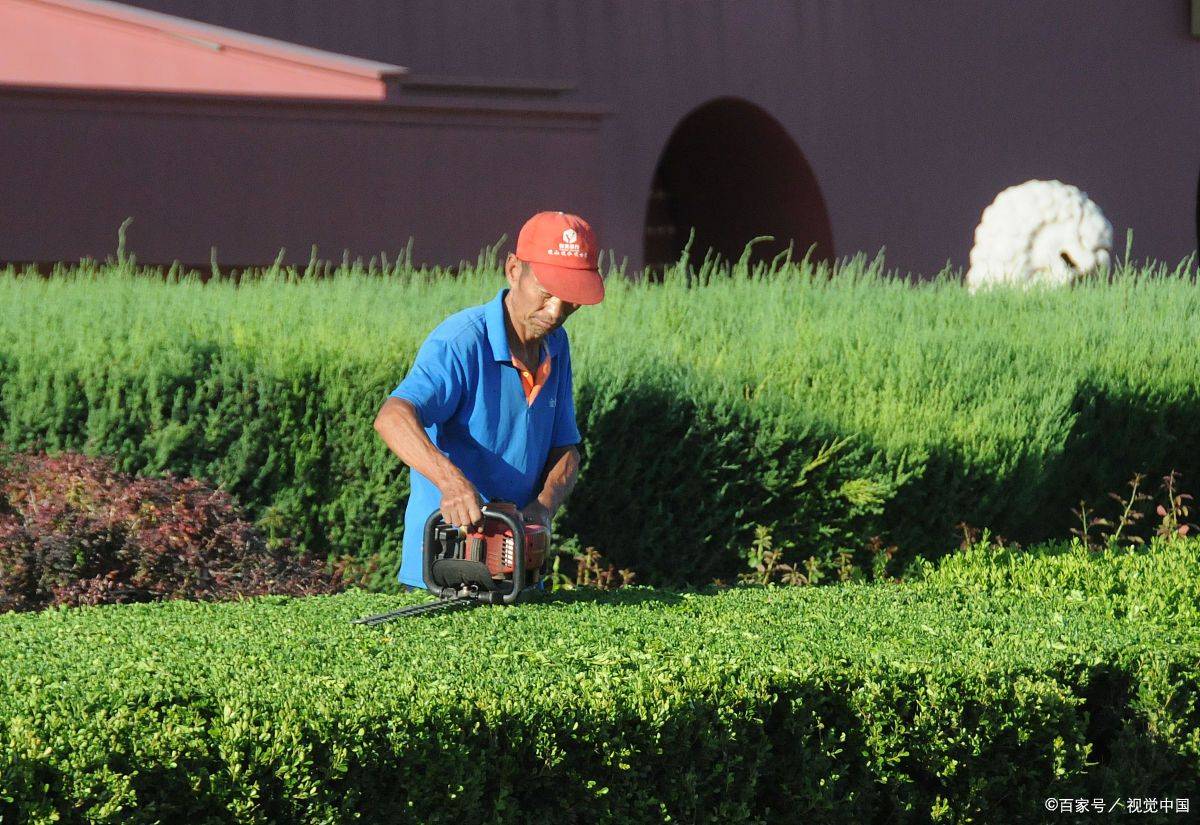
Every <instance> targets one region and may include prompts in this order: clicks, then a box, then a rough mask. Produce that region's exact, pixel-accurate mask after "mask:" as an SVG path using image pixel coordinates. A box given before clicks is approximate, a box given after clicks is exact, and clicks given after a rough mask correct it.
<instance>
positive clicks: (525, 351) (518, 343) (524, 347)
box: [504, 291, 542, 366]
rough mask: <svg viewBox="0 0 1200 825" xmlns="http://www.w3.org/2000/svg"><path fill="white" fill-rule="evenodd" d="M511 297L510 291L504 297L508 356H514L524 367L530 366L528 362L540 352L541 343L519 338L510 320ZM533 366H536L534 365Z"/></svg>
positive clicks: (517, 331)
mask: <svg viewBox="0 0 1200 825" xmlns="http://www.w3.org/2000/svg"><path fill="white" fill-rule="evenodd" d="M511 297H512V292H511V291H510V292H509V293H508V295H505V296H504V327H505V331H506V332H507V333H508V350H509V354H511V355H514V356H516V358H517V359H519V360H520V361H521V362H522V363H524V364H525V365H526V366H531V364H530V361H533V360H536V359H537V356H538V355H539V354H540V352H541V347H542V342H541V341H540V340H539V339H535V338H531V339H530V340H528V341H526V340H524V339H523V338H522V337H521V332H520V330H518V329H517V325H516V324H514V323H513V320H512V308H511V307H510V306H509V303H508V302H509V299H510V298H511ZM533 366H536V364H534V365H533Z"/></svg>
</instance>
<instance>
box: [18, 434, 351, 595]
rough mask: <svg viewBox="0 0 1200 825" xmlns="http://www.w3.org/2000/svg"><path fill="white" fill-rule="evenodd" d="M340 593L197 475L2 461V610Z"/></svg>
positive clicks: (30, 459) (88, 463)
mask: <svg viewBox="0 0 1200 825" xmlns="http://www.w3.org/2000/svg"><path fill="white" fill-rule="evenodd" d="M341 589H343V585H342V583H341V576H340V573H339V572H338V571H332V572H330V571H327V570H326V569H325V565H324V563H318V562H316V561H314V560H312V559H310V558H306V557H303V556H299V555H297V554H296V553H295V552H294V550H293V549H292V548H291V547H290V546H289V545H288V543H287V542H279V543H276V544H275V545H274V546H269V545H268V543H267V541H266V539H265V538H264V537H263V535H262V533H261V532H260V531H259V530H258V529H257V528H256V527H255V526H254V525H253V524H251V523H250V522H248V521H246V519H245V518H244V517H243V515H242V514H241V512H240V511H239V510H238V508H237V507H236V506H235V504H234V501H233V499H232V498H231V497H230V496H229V494H228V493H225V492H224V491H221V490H214V489H212V488H210V487H208V486H206V485H205V484H203V483H201V482H200V481H198V480H196V479H193V478H176V477H174V476H167V477H165V478H133V477H130V476H127V475H124V474H122V473H118V472H116V471H115V470H114V469H113V467H112V464H111V462H110V461H108V460H106V459H102V458H89V457H86V456H82V455H78V454H74V453H63V454H59V455H47V454H44V453H20V454H15V455H10V456H7V457H5V458H4V460H3V461H0V612H3V611H10V610H38V609H41V608H45V607H50V606H56V605H68V606H78V605H98V604H112V603H121V602H147V601H159V600H163V599H178V598H183V599H203V600H218V599H231V598H235V597H239V596H254V595H263V594H268V593H279V594H291V595H307V594H318V593H323V594H328V593H335V592H338V591H339V590H341Z"/></svg>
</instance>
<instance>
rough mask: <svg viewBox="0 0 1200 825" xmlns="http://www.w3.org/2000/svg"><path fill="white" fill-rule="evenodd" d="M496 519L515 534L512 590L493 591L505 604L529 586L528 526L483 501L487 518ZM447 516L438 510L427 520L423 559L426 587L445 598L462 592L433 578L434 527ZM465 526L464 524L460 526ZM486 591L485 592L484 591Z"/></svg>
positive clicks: (511, 601)
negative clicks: (527, 578) (502, 592)
mask: <svg viewBox="0 0 1200 825" xmlns="http://www.w3.org/2000/svg"><path fill="white" fill-rule="evenodd" d="M488 519H495V520H496V521H499V522H500V523H502V524H503V525H504V526H505V527H507V528H508V529H509V530H511V531H512V535H513V586H512V591H511V592H509V593H505V594H503V595H500V594H498V593H490V594H488V595H490V596H491V599H490V600H491V601H492V602H493V603H495V602H497V601H502V602H503V603H504V604H515V603H516V601H517V596H518V595H520V593H521V590H522V589H523V588H524V587H525V526H524V525H523V524H521V521H520V518H519V517H513V516H512V515H510V514H508V513H506V512H504V511H503V510H496V509H494V508H492V507H491V506H489V505H487V504H485V505H483V520H484V521H485V522H486V521H487V520H488ZM445 523H446V520H445V519H443V518H442V511H441V510H434V511H433V513H431V514H430V516H429V518H427V519H426V520H425V542H424V544H423V545H422V547H421V551H422V555H423V556H424V559H423V563H422V570H421V574H422V576H423V578H424V579H425V589H427V590H428V591H429V592H430V593H432V594H434V595H435V596H441V597H443V598H453V597H454V596H457V595H458V591H457V590H455V589H454V588H453V587H442V586H440V585H438V584H436V583H435V582H434V581H433V553H431V552H430V548H432V547H433V544H434V541H435V539H434V531H435V530H436V529H437V527H438V525H439V524H445ZM463 529H464V528H462V527H460V528H459V530H460V531H461V530H463ZM481 595H482V594H481Z"/></svg>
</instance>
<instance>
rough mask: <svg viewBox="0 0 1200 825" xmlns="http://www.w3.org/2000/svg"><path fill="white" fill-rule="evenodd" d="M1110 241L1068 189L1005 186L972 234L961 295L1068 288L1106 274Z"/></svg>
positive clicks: (1045, 184) (1096, 217)
mask: <svg viewBox="0 0 1200 825" xmlns="http://www.w3.org/2000/svg"><path fill="white" fill-rule="evenodd" d="M1112 235H1113V230H1112V224H1110V223H1109V222H1108V220H1107V219H1106V218H1105V217H1104V214H1103V213H1102V212H1101V211H1100V207H1098V206H1096V204H1095V203H1093V202H1092V201H1091V200H1090V199H1089V198H1088V196H1087V193H1086V192H1081V191H1079V189H1077V188H1076V187H1074V186H1071V185H1069V184H1066V183H1061V182H1059V181H1056V180H1030V181H1026V182H1025V183H1022V184H1020V185H1018V186H1010V187H1009V188H1007V189H1005V190H1004V191H1003V192H1001V193H1000V194H999V195H997V196H996V199H995V200H994V201H992V203H991V204H990V205H989V206H988V207H987V209H984V210H983V217H982V218H981V220H980V222H979V226H978V227H976V229H975V246H974V247H973V248H972V249H971V267H970V269H968V270H967V278H966V284H967V289H968V291H970V292H975V291H977V290H978V289H980V288H983V287H991V286H994V285H996V284H1016V285H1020V286H1024V287H1030V286H1033V285H1035V284H1046V285H1050V286H1064V285H1069V284H1074V283H1076V282H1078V281H1080V280H1082V279H1083V278H1084V277H1086V276H1088V275H1090V274H1092V273H1093V272H1096V271H1098V270H1100V269H1107V268H1108V266H1109V264H1110V262H1111V255H1112Z"/></svg>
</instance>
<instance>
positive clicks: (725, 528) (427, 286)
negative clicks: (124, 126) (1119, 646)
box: [0, 250, 1200, 587]
mask: <svg viewBox="0 0 1200 825" xmlns="http://www.w3.org/2000/svg"><path fill="white" fill-rule="evenodd" d="M495 257H496V256H495V250H489V253H488V254H486V255H481V256H480V260H479V261H478V262H477V264H476V265H474V266H464V267H463V268H462V269H461V270H460V271H459V272H458V273H456V274H454V275H450V274H448V273H446V272H442V271H438V270H417V269H413V268H412V267H411V266H408V265H407V263H404V262H401V263H397V264H396V265H394V266H388V267H385V268H384V269H382V270H381V269H380V268H379V267H378V266H373V267H367V268H363V267H361V266H351V267H349V268H343V269H341V270H339V271H338V272H337V273H336V274H334V275H333V276H332V277H318V276H319V275H322V274H323V271H322V270H321V268H320V267H319V266H317V265H316V264H314V265H313V266H310V267H309V270H308V271H307V273H297V272H294V271H290V270H287V269H280V268H278V267H275V268H273V269H272V270H270V271H269V272H267V273H266V274H265V275H262V276H261V277H260V276H254V277H250V276H247V277H243V278H241V282H240V284H235V283H234V282H232V281H231V280H228V279H225V280H220V279H214V280H211V281H209V282H208V283H207V284H202V283H201V282H200V281H199V280H198V278H197V277H196V276H195V275H181V274H180V273H179V272H178V271H172V272H171V273H170V274H169V276H168V277H166V278H165V279H164V278H163V277H161V273H159V277H157V278H156V277H152V276H153V274H154V273H149V274H150V276H151V277H147V273H145V272H142V273H140V274H138V273H137V272H136V270H135V267H134V265H133V263H132V262H131V261H130V260H129V259H128V258H124V257H123V258H122V259H121V260H120V261H117V262H115V263H112V264H109V265H96V264H92V263H84V264H81V265H79V266H72V267H67V268H63V269H62V270H60V271H59V272H58V273H56V275H55V276H54V277H52V278H50V279H41V278H38V277H36V276H34V275H32V274H26V275H18V274H16V273H14V272H12V271H11V270H10V272H9V274H7V275H3V274H0V441H7V442H9V443H10V444H11V445H13V446H15V447H19V448H25V447H34V446H38V445H42V446H45V447H48V448H51V449H67V448H71V449H83V450H85V451H87V452H89V453H91V454H109V455H113V456H115V457H116V459H117V461H118V467H119V469H121V470H122V471H127V472H146V473H162V472H166V471H173V472H175V473H178V474H186V475H190V476H194V477H197V478H201V479H205V480H207V481H209V482H211V483H213V484H219V485H220V486H221V487H222V488H223V489H226V490H229V491H230V492H231V493H233V494H234V495H235V496H236V497H237V498H238V499H239V501H240V502H241V503H243V504H244V505H245V506H246V507H247V509H248V512H249V513H250V514H251V515H252V516H253V517H254V518H255V519H256V520H258V521H259V522H260V523H261V524H262V525H263V526H264V528H265V529H266V530H267V532H268V534H269V535H271V536H274V537H276V538H278V539H282V538H284V537H288V538H293V539H295V540H296V544H297V549H298V550H300V551H306V552H310V553H312V554H314V555H317V556H337V555H341V554H344V553H352V554H356V555H360V556H362V557H363V558H364V559H375V560H377V561H378V571H379V572H378V576H377V578H376V579H374V580H372V582H371V584H372V586H375V587H382V586H385V585H386V584H388V583H389V582H390V581H391V580H392V576H393V575H394V572H395V570H396V567H397V565H398V560H399V549H400V546H401V533H402V522H403V510H404V504H405V499H406V496H407V493H408V489H407V471H406V470H405V469H404V468H403V467H402V466H401V464H400V462H399V461H398V460H397V459H396V458H395V457H394V456H392V455H391V454H390V453H389V452H388V451H387V450H386V448H385V447H384V446H383V444H382V443H381V442H380V441H379V439H378V437H377V436H376V434H375V433H374V431H373V429H372V427H371V421H372V419H373V418H374V415H375V413H376V411H377V410H378V408H379V405H380V404H381V403H382V401H383V400H384V398H385V397H386V395H387V393H388V392H390V390H391V389H392V388H393V387H395V385H396V384H397V383H399V381H400V379H401V378H402V377H403V376H404V375H405V373H406V372H407V370H408V368H409V366H410V365H411V362H412V358H413V356H414V354H415V352H416V349H417V347H418V346H419V344H420V342H421V341H422V340H423V338H424V337H425V335H426V334H428V332H429V331H430V330H431V329H432V328H433V327H434V326H435V325H436V324H437V323H439V322H440V321H441V320H442V319H443V318H444V317H446V315H448V314H449V313H451V312H454V311H457V310H459V309H462V308H464V307H466V306H471V305H474V304H479V303H482V302H484V301H487V300H488V299H490V298H491V297H492V296H493V295H494V294H495V292H496V290H498V289H499V288H500V287H501V286H502V285H503V279H502V277H501V276H500V274H499V269H498V267H497V266H496V263H495ZM326 269H327V268H326ZM324 274H328V273H327V272H326V273H324ZM1180 274H1181V273H1180V272H1174V273H1170V272H1167V271H1166V270H1165V269H1163V268H1161V267H1160V268H1154V267H1146V268H1141V269H1135V268H1133V267H1128V266H1126V267H1122V268H1121V269H1120V271H1118V272H1116V273H1115V275H1114V279H1113V282H1112V283H1111V284H1107V283H1093V284H1088V285H1085V286H1083V287H1080V288H1077V289H1072V290H1066V291H1047V290H1031V291H1029V292H1019V291H1011V292H1010V291H1002V290H1001V291H995V292H991V293H988V294H986V295H976V296H969V295H967V294H966V292H965V291H964V290H963V289H962V288H961V287H960V285H959V284H958V283H957V282H956V281H954V280H953V279H951V278H949V277H945V276H943V277H940V278H938V279H936V280H935V281H933V282H930V283H926V284H922V285H912V284H909V283H906V282H904V281H901V280H897V279H893V278H888V277H885V273H884V272H883V264H882V260H881V259H876V260H875V261H873V262H868V261H867V260H866V259H864V258H862V257H858V258H855V259H853V260H850V261H847V262H845V263H843V264H842V265H839V266H838V267H837V268H836V269H835V270H832V271H831V270H830V269H829V268H827V267H824V266H813V265H812V264H811V262H808V261H801V262H798V263H797V262H789V261H781V262H776V264H774V265H773V268H770V267H766V266H757V267H755V268H751V267H748V266H746V265H745V264H744V263H742V264H739V265H736V266H733V267H730V266H729V265H728V264H724V265H723V266H722V265H721V264H720V263H719V262H716V263H714V262H713V261H712V260H711V259H710V260H709V262H708V263H707V264H706V265H705V267H704V268H703V269H702V270H701V271H699V272H689V271H685V270H684V268H682V267H677V268H675V269H672V270H670V271H669V272H668V273H667V275H666V279H665V281H664V282H663V283H661V284H650V283H646V282H636V283H635V282H626V281H625V280H623V279H621V278H618V277H610V280H609V282H608V291H607V296H606V298H605V301H604V302H603V303H602V304H599V305H597V306H594V307H586V308H584V309H583V310H581V311H580V312H578V313H576V314H575V315H574V316H572V318H571V320H570V322H569V324H568V331H569V333H570V335H571V343H572V352H573V356H574V364H575V370H576V375H575V378H576V381H575V387H576V397H577V411H578V417H579V423H580V428H581V431H582V433H583V435H584V444H583V445H582V446H583V452H584V460H585V463H584V467H583V470H582V473H581V477H580V482H579V485H578V487H577V488H576V490H575V493H574V495H573V496H572V498H571V500H570V501H569V502H568V504H567V506H566V508H565V509H564V511H563V512H562V513H561V514H560V517H559V522H558V524H556V535H558V536H560V537H562V538H563V539H564V540H568V539H569V540H571V541H573V542H576V543H577V545H578V546H579V547H593V548H595V549H596V551H597V552H599V553H601V554H603V556H604V557H605V558H606V559H609V560H611V561H612V563H613V564H615V565H616V566H617V567H619V568H628V569H631V570H633V571H635V572H636V574H637V576H638V581H639V582H645V583H648V584H666V583H673V584H680V583H682V582H684V581H688V582H691V583H694V584H700V583H705V582H709V581H711V580H712V579H713V578H716V577H719V578H722V579H724V580H726V581H729V580H732V579H733V578H734V577H735V576H736V574H737V573H738V572H739V571H740V570H742V569H744V565H745V561H744V558H745V554H746V550H747V548H748V547H749V546H750V544H751V543H752V542H753V540H754V536H755V529H756V527H759V526H761V527H764V528H766V529H767V530H768V531H769V533H770V535H771V536H772V537H773V540H774V542H775V546H776V548H777V549H779V551H780V552H782V553H783V554H784V558H785V559H787V560H788V563H790V564H793V565H798V564H802V563H804V560H806V559H808V558H810V557H811V558H813V559H814V560H815V562H816V564H817V569H819V570H822V571H825V573H824V575H825V577H826V580H828V579H829V578H831V577H832V575H833V573H832V571H833V570H835V569H836V568H837V566H838V561H837V560H838V559H839V557H841V556H843V555H844V554H846V553H850V554H852V555H853V556H854V558H853V562H854V565H855V566H856V567H858V568H860V569H862V570H866V571H871V570H873V565H872V560H871V559H870V558H869V557H868V556H867V554H866V552H865V550H864V548H865V547H866V545H867V543H868V541H869V540H870V539H871V537H873V536H880V537H881V538H882V539H883V540H884V542H885V543H886V544H887V545H888V546H892V545H895V546H896V547H897V551H896V558H895V559H894V566H895V568H896V569H901V568H903V567H904V566H905V564H906V563H908V562H910V561H911V559H912V556H913V554H914V553H915V552H916V551H917V550H920V551H921V552H926V553H930V554H931V555H933V556H937V555H939V554H941V553H944V552H945V551H947V550H949V549H951V548H953V547H954V546H956V545H957V544H958V538H957V532H956V529H955V525H957V524H959V523H960V522H963V521H965V522H968V523H970V524H974V525H985V526H988V527H990V528H992V529H994V530H995V531H997V532H999V533H1001V534H1002V535H1004V536H1007V537H1009V538H1010V539H1014V540H1017V541H1020V542H1022V543H1029V542H1032V541H1039V540H1044V539H1047V538H1050V537H1060V536H1066V535H1068V532H1069V530H1070V529H1071V528H1073V527H1076V526H1077V525H1078V523H1079V522H1078V519H1076V518H1075V517H1074V516H1073V515H1072V509H1073V508H1075V507H1076V506H1077V505H1078V503H1079V502H1080V500H1088V501H1094V500H1096V499H1098V498H1100V497H1102V496H1103V495H1104V494H1106V493H1107V492H1109V491H1111V490H1116V489H1120V488H1121V485H1122V484H1123V483H1124V482H1125V480H1127V479H1128V478H1129V477H1130V476H1131V475H1132V474H1133V473H1135V472H1140V473H1144V474H1146V475H1147V477H1150V478H1156V477H1159V476H1161V475H1163V474H1165V473H1167V472H1168V471H1170V470H1177V471H1180V472H1181V473H1182V476H1181V480H1180V484H1181V485H1182V489H1190V485H1191V484H1193V483H1197V482H1198V480H1200V362H1197V361H1196V359H1195V358H1194V357H1193V353H1194V340H1193V338H1194V335H1193V333H1192V328H1193V326H1194V319H1195V317H1196V316H1197V314H1198V313H1200V291H1197V290H1196V289H1195V287H1194V285H1193V284H1192V283H1191V282H1190V281H1189V280H1188V279H1185V278H1182V277H1177V276H1178V275H1180ZM1150 331H1153V334H1150Z"/></svg>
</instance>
